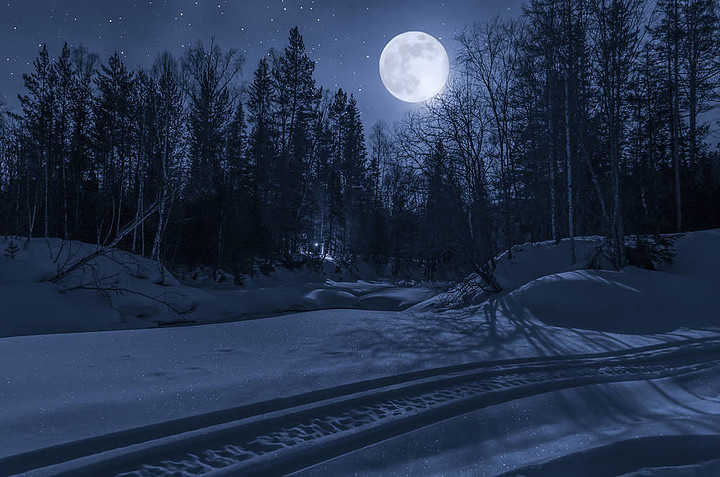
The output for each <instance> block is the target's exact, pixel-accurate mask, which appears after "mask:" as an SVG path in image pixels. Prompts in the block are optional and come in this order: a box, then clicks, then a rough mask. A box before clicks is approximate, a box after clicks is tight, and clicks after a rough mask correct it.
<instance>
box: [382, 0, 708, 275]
mask: <svg viewBox="0 0 720 477" xmlns="http://www.w3.org/2000/svg"><path fill="white" fill-rule="evenodd" d="M457 43H458V48H459V55H458V58H457V63H456V68H455V74H454V76H453V80H452V84H450V85H449V86H448V87H447V88H446V91H445V92H444V94H443V95H441V96H439V97H438V98H437V99H436V100H434V101H432V102H430V103H428V104H427V105H425V107H424V108H423V109H422V110H421V111H419V112H417V113H415V114H412V115H410V116H409V117H408V118H406V120H405V121H403V122H401V124H399V125H398V127H397V130H396V134H395V145H396V152H395V154H396V155H397V156H398V157H399V158H401V159H402V160H404V161H406V162H408V163H412V164H414V165H415V172H414V175H413V177H414V178H415V179H416V180H419V181H420V182H421V183H422V184H423V188H422V189H423V190H424V193H423V194H422V195H421V197H420V198H419V199H418V200H417V202H416V203H418V204H421V206H420V208H421V212H420V213H418V214H417V217H416V220H415V230H417V231H418V233H417V234H416V237H418V240H420V241H421V242H422V244H421V246H420V247H419V249H421V250H424V251H425V253H426V254H427V253H430V255H425V258H426V259H432V258H434V259H435V263H449V262H452V261H453V260H454V261H459V262H461V263H465V264H466V265H469V266H470V268H471V269H473V270H474V271H475V272H477V273H478V274H480V275H481V276H482V277H484V278H485V286H486V287H488V288H491V289H494V288H497V285H496V284H495V283H494V280H493V279H492V273H491V271H492V264H490V266H487V265H486V264H487V263H488V261H489V260H491V259H492V257H493V256H495V255H496V254H497V253H498V252H499V251H502V250H503V249H506V250H508V253H509V254H510V255H511V256H512V251H511V250H510V246H511V245H513V244H517V243H523V242H525V241H539V240H547V239H554V240H556V241H557V240H559V239H560V238H564V237H569V238H571V239H573V238H574V237H575V236H577V235H595V234H600V235H603V236H605V237H607V241H606V244H605V246H604V249H605V250H604V260H605V263H609V264H611V265H614V266H615V267H618V268H620V267H623V266H625V265H626V264H627V263H628V253H627V252H628V251H627V250H626V243H628V240H626V236H627V235H629V234H633V235H636V234H641V235H644V236H648V235H653V234H660V233H668V232H677V231H686V230H691V229H701V228H713V227H718V226H720V155H719V154H718V149H717V139H718V138H717V134H716V135H715V137H714V138H713V137H712V135H711V126H715V131H717V119H716V116H713V114H708V113H711V112H712V110H713V109H715V108H716V107H717V105H718V93H719V91H720V89H719V86H720V30H719V23H718V2H717V1H716V0H664V1H659V2H657V3H656V2H649V1H643V0H532V1H529V2H528V4H527V5H526V7H525V8H524V11H523V14H522V16H521V17H520V18H517V19H513V20H507V21H506V20H494V21H490V22H487V23H482V24H475V25H472V26H470V27H468V28H466V29H465V30H464V31H463V33H462V34H460V35H459V37H458V38H457ZM408 180H410V179H408ZM386 203H387V201H386ZM390 203H391V204H393V205H394V203H393V202H392V201H390ZM390 210H392V207H391V208H390ZM632 242H634V243H635V244H636V245H635V246H636V247H642V246H643V244H645V245H647V244H648V243H650V242H652V241H651V240H645V241H643V240H640V241H636V240H632ZM570 243H571V245H572V247H571V253H570V256H569V257H568V260H569V261H571V262H575V261H583V262H585V261H586V258H587V257H577V256H576V254H575V249H574V240H571V242H570ZM637 244H640V245H637ZM631 252H633V253H632V254H630V258H631V259H633V258H634V257H637V256H638V253H637V252H638V250H632V251H631ZM640 252H642V250H640ZM640 255H642V253H640ZM646 258H647V257H646ZM643 260H644V259H643ZM635 264H636V265H639V263H635Z"/></svg>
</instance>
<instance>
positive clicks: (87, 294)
mask: <svg viewBox="0 0 720 477" xmlns="http://www.w3.org/2000/svg"><path fill="white" fill-rule="evenodd" d="M11 241H12V242H13V243H15V244H18V246H19V250H18V251H17V252H15V253H14V254H7V256H6V255H0V303H1V304H2V309H0V337H3V336H21V335H35V334H47V333H68V332H87V331H106V330H121V329H142V328H152V327H156V326H164V325H178V324H180V325H182V324H202V323H218V322H227V321H236V320H245V319H252V318H261V317H266V316H273V315H277V314H282V313H288V312H298V311H310V310H322V309H335V308H346V309H351V308H360V309H366V310H378V309H381V310H392V311H398V310H403V309H405V308H408V307H409V306H411V305H414V304H415V303H417V302H418V301H422V300H426V299H427V298H429V297H430V296H432V294H433V293H432V292H431V291H430V290H427V289H418V288H415V289H409V288H397V287H393V286H391V285H389V284H382V283H369V282H363V281H360V282H355V283H353V284H348V283H344V282H335V281H330V280H328V281H326V282H323V281H317V280H318V277H314V280H311V279H310V278H309V277H308V276H307V273H291V272H285V273H280V274H276V276H273V277H265V278H263V277H259V278H257V279H255V280H254V281H252V282H251V283H248V286H246V287H233V286H230V287H226V288H220V289H215V288H211V287H209V286H201V284H193V285H198V286H189V285H187V284H185V283H181V282H179V281H178V280H177V279H176V278H175V277H174V276H173V275H172V274H171V273H170V272H169V271H168V270H165V269H161V268H158V265H157V264H156V263H155V262H153V261H152V260H148V259H146V258H143V257H140V256H137V255H134V254H131V253H128V252H124V251H113V252H110V253H108V254H105V255H102V256H99V257H96V258H94V259H93V260H91V261H90V262H89V263H88V264H87V265H86V266H83V267H80V268H78V269H77V270H75V271H73V272H72V273H70V274H69V275H68V276H67V277H65V278H64V279H63V280H61V281H59V282H57V283H54V282H53V281H52V278H53V277H56V276H57V275H58V273H59V272H60V271H62V270H66V269H68V267H70V266H71V265H72V264H73V263H76V262H77V261H78V260H80V259H82V258H83V257H86V256H88V255H90V254H92V253H93V252H95V251H96V250H97V248H96V247H95V246H94V245H90V244H86V243H81V242H63V241H61V240H59V239H50V240H47V241H46V240H44V239H32V240H30V241H29V242H26V241H25V240H24V239H20V240H17V239H15V240H11V239H8V238H6V239H4V240H0V252H2V250H5V249H7V248H9V246H10V243H11Z"/></svg>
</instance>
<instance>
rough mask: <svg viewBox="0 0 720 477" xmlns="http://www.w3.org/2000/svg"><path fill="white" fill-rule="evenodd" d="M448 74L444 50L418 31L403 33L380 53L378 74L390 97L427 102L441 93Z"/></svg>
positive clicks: (437, 43)
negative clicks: (390, 94)
mask: <svg viewBox="0 0 720 477" xmlns="http://www.w3.org/2000/svg"><path fill="white" fill-rule="evenodd" d="M449 74H450V60H449V59H448V55H447V51H445V47H443V46H442V43H440V42H439V41H438V40H436V39H435V38H434V37H433V36H431V35H428V34H427V33H423V32H421V31H409V32H406V33H402V34H400V35H398V36H396V37H395V38H393V39H392V40H390V42H389V43H388V44H387V45H386V46H385V49H384V50H383V52H382V55H380V77H381V78H382V82H383V84H384V85H385V87H386V88H387V90H388V91H390V93H392V95H393V96H395V97H396V98H398V99H401V100H403V101H406V102H408V103H419V102H422V101H427V100H428V99H430V98H432V97H434V96H435V95H437V94H438V93H440V92H441V91H442V90H443V88H444V87H445V83H447V79H448V75H449Z"/></svg>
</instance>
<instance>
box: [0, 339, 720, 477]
mask: <svg viewBox="0 0 720 477" xmlns="http://www.w3.org/2000/svg"><path fill="white" fill-rule="evenodd" d="M718 363H720V339H718V338H716V337H713V338H701V339H694V340H686V341H682V342H674V343H664V344H660V345H654V346H649V347H644V348H637V349H630V350H622V351H615V352H607V353H597V354H587V355H573V356H564V357H545V358H524V359H515V360H505V361H495V362H478V363H471V364H465V365H459V366H451V367H445V368H438V369H432V370H426V371H420V372H416V373H408V374H404V375H398V376H392V377H388V378H381V379H376V380H372V381H366V382H360V383H353V384H349V385H345V386H338V387H336V388H330V389H327V390H322V391H316V392H311V393H306V394H302V395H298V396H294V397H291V398H283V399H278V400H273V401H267V402H264V403H258V404H254V405H250V406H242V407H239V408H235V409H230V410H226V411H219V412H216V413H210V414H206V415H203V416H195V417H192V418H187V419H182V420H178V421H172V422H169V423H162V424H158V425H154V426H147V427H145V428H141V429H136V430H130V431H123V432H121V433H115V434H111V435H108V436H100V437H98V438H92V439H86V440H84V441H78V442H76V443H70V444H65V445H61V446H55V447H52V448H48V449H41V450H39V451H34V452H30V453H27V454H23V455H18V456H13V457H9V458H5V459H0V474H3V475H5V473H6V472H7V474H13V473H20V472H25V471H30V470H34V469H38V472H39V473H43V472H45V471H49V472H51V473H53V474H56V473H63V472H66V473H67V475H112V474H115V475H123V476H124V477H128V476H156V475H205V474H208V473H213V475H218V474H224V473H228V474H237V473H241V474H242V475H253V474H256V475H275V474H281V473H287V472H292V471H294V470H299V469H302V468H305V467H308V466H310V465H313V464H316V463H319V462H322V461H325V460H328V459H331V458H333V457H336V456H338V455H342V454H344V453H347V452H350V451H353V450H356V449H359V448H361V447H364V446H367V445H370V444H373V443H376V442H380V441H382V440H385V439H388V438H391V437H394V436H397V435H400V434H402V433H405V432H408V431H411V430H414V429H418V428H420V427H423V426H426V425H428V424H432V423H434V422H438V421H440V420H443V419H447V418H450V417H454V416H457V415H460V414H464V413H466V412H469V411H472V410H476V409H480V408H483V407H486V406H490V405H493V404H498V403H501V402H506V401H509V400H512V399H518V398H521V397H526V396H530V395H533V394H539V393H543V392H548V391H553V390H559V389H565V388H569V387H574V386H581V385H586V384H596V383H605V382H619V381H629V380H645V379H657V378H662V377H668V376H673V375H678V374H682V373H689V372H694V371H698V370H701V369H704V368H707V367H710V366H713V365H716V364H718ZM103 452H104V454H102V455H99V454H100V453H103ZM73 460H74V462H68V461H73ZM63 462H64V463H65V464H62V463H63ZM53 464H60V465H59V466H57V467H55V468H53V467H47V466H52V465H53ZM41 468H45V471H43V470H42V469H41Z"/></svg>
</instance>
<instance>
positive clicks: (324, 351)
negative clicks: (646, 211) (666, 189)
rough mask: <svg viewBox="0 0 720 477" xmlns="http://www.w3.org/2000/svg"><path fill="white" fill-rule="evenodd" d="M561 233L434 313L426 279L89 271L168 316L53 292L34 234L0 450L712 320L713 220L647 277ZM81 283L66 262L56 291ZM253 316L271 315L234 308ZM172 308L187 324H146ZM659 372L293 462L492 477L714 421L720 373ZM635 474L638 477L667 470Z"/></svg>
mask: <svg viewBox="0 0 720 477" xmlns="http://www.w3.org/2000/svg"><path fill="white" fill-rule="evenodd" d="M75 246H76V247H78V248H81V247H90V246H89V245H79V244H75ZM567 247H568V246H567V243H562V244H560V245H559V246H555V245H552V244H549V243H544V244H536V245H531V244H527V245H524V246H522V247H518V248H517V253H516V254H515V256H514V258H513V260H508V259H507V258H506V257H502V258H501V259H500V260H499V263H498V279H499V281H500V283H501V284H502V285H503V287H504V288H505V293H503V294H502V295H501V296H500V297H497V298H494V299H492V300H488V301H485V302H481V303H477V304H476V305H473V306H470V307H467V308H464V309H460V310H449V311H440V310H438V309H437V308H436V307H435V306H434V305H435V304H436V303H437V302H438V298H433V297H432V296H433V292H432V291H431V290H429V289H415V288H397V287H393V286H391V285H389V284H375V283H368V282H357V283H343V282H331V281H328V282H324V283H323V282H316V283H307V282H295V283H292V284H288V285H284V286H283V285H274V286H256V287H248V288H247V289H230V290H227V289H223V290H211V289H207V288H197V287H190V286H187V285H183V284H181V283H179V282H178V281H177V280H175V279H174V278H173V277H172V276H171V275H170V274H168V273H167V272H165V273H160V271H158V270H157V269H153V268H152V267H154V265H153V264H151V263H150V262H147V261H144V260H143V259H138V258H134V259H133V263H132V268H131V269H130V272H128V266H127V263H126V262H127V260H119V259H118V260H116V261H112V260H106V259H102V260H106V261H105V262H104V263H100V264H99V265H98V266H97V269H98V270H100V271H101V275H102V276H103V277H110V278H103V280H104V281H103V282H102V283H105V284H106V285H108V286H114V287H116V288H122V289H132V290H134V291H136V292H141V293H143V294H144V295H148V296H152V297H162V299H163V300H166V301H168V302H170V303H172V304H173V306H174V307H175V308H176V309H177V310H181V311H182V313H177V312H172V311H168V310H167V309H166V308H167V307H163V306H161V305H160V304H159V303H157V302H156V301H155V300H152V299H148V298H147V297H144V296H140V295H133V294H132V293H124V294H117V295H113V296H111V297H110V298H103V297H99V296H98V294H97V293H96V292H95V291H90V290H74V291H69V292H66V293H59V292H58V290H59V289H60V288H61V287H60V286H59V285H56V284H52V283H49V282H47V281H43V280H44V279H47V278H48V277H50V276H52V275H53V274H54V273H56V267H57V264H56V263H54V262H53V260H52V259H51V258H50V257H51V256H50V252H49V251H48V247H47V245H46V244H45V242H44V241H34V242H33V243H31V245H30V247H29V248H28V249H27V250H23V251H21V252H19V253H18V255H17V256H16V257H15V258H14V259H10V258H6V257H3V258H1V259H0V260H1V261H0V303H2V311H0V317H1V319H0V335H2V336H5V338H2V339H0V366H1V367H2V378H3V379H2V380H0V409H2V410H3V412H2V413H0V458H2V457H7V456H12V455H15V454H19V453H23V452H28V451H31V450H35V449H41V448H46V447H48V446H52V445H57V444H61V443H65V442H72V441H76V440H79V439H84V438H90V437H93V436H97V435H100V434H107V433H110V432H116V431H121V430H124V429H134V428H137V427H139V426H144V425H148V424H153V423H162V422H165V421H168V420H172V419H181V418H184V417H187V416H192V415H199V414H204V413H208V412H212V411H219V410H223V409H228V408H233V407H237V406H241V405H245V404H250V403H258V402H262V401H268V400H271V399H275V398H278V397H288V396H295V395H298V394H301V393H305V392H309V391H314V390H322V389H326V388H330V387H332V386H338V385H342V384H349V383H355V382H358V381H364V380H371V379H376V378H382V377H386V376H394V375H398V374H402V373H410V372H414V371H420V370H425V369H433V368H439V367H442V366H451V365H458V364H462V363H475V362H479V361H484V360H500V359H509V358H526V357H532V356H544V357H554V356H567V355H575V354H587V353H601V352H604V353H613V352H615V351H618V350H624V349H626V348H629V347H639V346H652V345H663V346H665V345H664V343H671V344H670V345H667V346H668V349H673V345H672V343H675V342H682V341H684V340H687V339H698V338H707V337H713V336H717V331H720V327H718V325H719V324H720V322H719V321H718V312H717V310H718V309H720V294H719V293H718V291H719V290H720V273H719V272H718V270H720V231H718V230H715V231H706V232H697V233H691V234H687V235H685V236H683V237H682V238H681V239H680V240H679V242H678V243H677V257H676V259H675V261H674V263H673V264H672V265H670V266H667V267H665V268H664V269H662V270H661V271H657V272H650V271H645V270H640V269H635V268H628V269H626V270H624V271H622V272H609V271H594V270H580V269H579V268H580V267H579V266H570V265H567V263H568V260H567V256H568V254H567ZM593 247H594V240H593V239H586V240H580V241H579V242H578V256H579V257H582V256H584V254H586V253H589V252H590V251H591V250H592V249H593ZM51 248H52V247H51ZM56 253H57V252H56ZM579 261H581V260H579ZM117 262H122V263H123V264H119V263H117ZM578 265H581V264H578ZM86 279H87V273H80V274H78V276H76V277H71V279H70V280H67V281H66V282H64V284H63V285H62V286H63V287H65V288H72V287H73V286H78V285H81V284H82V283H84V281H85V280H86ZM308 310H309V311H308ZM288 311H292V313H287V312H288ZM283 313H285V314H283ZM269 315H279V316H272V317H267V318H262V319H254V320H246V319H247V318H251V317H254V318H260V317H261V316H269ZM178 320H186V321H194V322H195V323H197V324H198V326H186V327H163V326H158V323H160V322H163V321H178ZM234 320H246V321H234ZM201 323H212V324H201ZM78 331H84V332H83V333H77V332H78ZM53 333H59V334H53ZM712 352H713V353H714V352H715V351H714V350H712ZM713 356H714V355H713ZM683 359H684V358H683ZM685 364H687V363H684V364H683V365H685ZM690 364H692V365H693V366H694V365H695V364H694V363H690ZM652 372H655V371H652ZM662 372H664V371H662ZM662 376H666V377H663V378H662V379H654V380H652V381H649V380H644V379H633V380H630V381H627V382H607V383H596V384H591V385H587V386H582V387H574V386H571V387H569V388H568V389H558V390H556V391H554V392H543V393H539V394H536V395H532V396H525V397H518V398H517V399H512V400H509V401H507V402H499V403H498V404H495V405H493V406H491V407H487V408H483V409H478V410H474V411H472V412H469V413H465V414H462V415H459V416H457V417H453V418H451V419H446V420H442V421H440V422H437V423H433V424H431V425H427V426H423V427H422V428H419V429H417V430H414V431H412V432H409V433H403V434H402V435H400V436H395V437H392V438H390V439H387V440H384V441H383V442H379V443H375V444H374V445H370V446H366V447H364V448H363V449H360V450H357V451H355V452H351V453H347V454H346V455H344V456H341V457H338V458H337V459H334V460H330V461H329V462H326V463H323V464H318V465H316V466H314V467H311V468H309V469H307V470H305V471H304V474H307V475H343V474H353V473H355V472H359V473H360V474H366V473H382V474H387V475H408V474H410V475H416V474H423V475H428V474H432V475H434V474H445V475H456V474H467V475H477V474H481V475H495V474H501V473H503V472H511V471H513V470H514V469H518V468H522V467H525V466H531V465H538V464H543V463H544V462H548V461H552V460H553V459H556V458H559V457H562V456H564V455H569V454H576V453H580V455H581V456H585V455H587V457H582V458H581V460H582V459H585V461H588V462H589V461H590V460H591V459H592V454H591V453H590V450H592V449H595V448H598V447H602V446H607V445H610V444H613V443H618V442H624V441H627V440H629V439H635V438H638V437H654V436H662V435H666V436H667V435H719V434H720V379H719V376H718V368H717V367H716V366H715V367H706V368H697V369H695V368H692V371H691V372H687V373H684V374H681V375H678V376H670V375H665V374H662ZM510 381H512V380H509V381H508V382H510ZM583 452H586V454H583ZM707 460H709V459H707ZM1 462H2V461H0V463H1ZM688 465H689V466H690V467H688V468H690V469H691V471H692V469H695V470H697V469H700V468H701V469H704V470H707V469H717V468H718V464H717V463H712V462H705V463H702V462H693V463H690V464H688ZM703 466H704V467H703ZM713 466H714V467H713ZM655 467H657V466H655ZM686 467H687V466H686ZM675 470H678V469H675ZM686 470H687V469H686ZM648 472H650V471H648ZM652 472H653V474H638V475H654V474H655V473H657V474H658V475H665V474H662V472H664V470H662V469H660V468H659V467H657V468H655V469H654V470H652ZM711 473H712V472H711ZM0 474H2V472H0ZM40 475H42V473H41V474H40ZM528 475H532V474H531V473H528ZM538 475H542V474H538ZM568 475H572V474H568ZM668 475H670V474H668ZM672 475H685V474H672ZM689 475H692V474H689Z"/></svg>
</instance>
